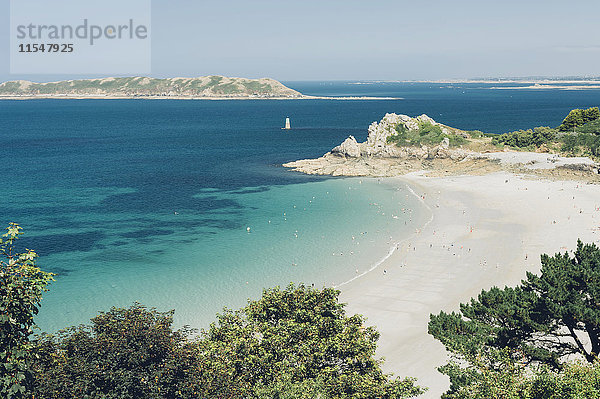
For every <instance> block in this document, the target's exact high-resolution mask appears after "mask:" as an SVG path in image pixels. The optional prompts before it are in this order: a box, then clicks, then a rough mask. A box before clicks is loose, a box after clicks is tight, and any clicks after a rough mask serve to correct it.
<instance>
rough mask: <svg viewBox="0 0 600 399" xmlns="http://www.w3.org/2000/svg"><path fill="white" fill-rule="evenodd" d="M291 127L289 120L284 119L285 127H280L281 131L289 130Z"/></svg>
mask: <svg viewBox="0 0 600 399" xmlns="http://www.w3.org/2000/svg"><path fill="white" fill-rule="evenodd" d="M291 128H292V125H291V124H290V118H285V127H282V128H281V129H283V130H290V129H291Z"/></svg>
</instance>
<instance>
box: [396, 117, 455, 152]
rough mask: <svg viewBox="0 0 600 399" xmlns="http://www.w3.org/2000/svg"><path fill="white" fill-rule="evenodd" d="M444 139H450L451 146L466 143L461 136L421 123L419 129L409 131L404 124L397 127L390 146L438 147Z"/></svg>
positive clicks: (427, 123)
mask: <svg viewBox="0 0 600 399" xmlns="http://www.w3.org/2000/svg"><path fill="white" fill-rule="evenodd" d="M444 138H448V140H449V143H450V145H451V146H457V145H461V144H464V143H466V140H465V139H464V138H463V137H462V136H459V135H456V134H451V133H444V131H443V129H442V128H441V126H439V125H434V124H432V123H429V122H419V128H418V129H412V130H411V129H407V128H406V126H404V124H403V123H399V124H398V125H397V126H396V134H394V135H391V136H389V137H388V139H387V142H388V144H392V143H393V144H396V145H398V146H416V145H423V144H427V145H436V144H440V143H441V142H442V141H443V140H444Z"/></svg>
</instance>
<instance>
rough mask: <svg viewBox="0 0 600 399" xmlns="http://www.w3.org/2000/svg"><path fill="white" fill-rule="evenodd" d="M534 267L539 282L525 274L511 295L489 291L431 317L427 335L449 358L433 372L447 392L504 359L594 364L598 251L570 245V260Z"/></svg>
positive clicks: (501, 365) (598, 347) (498, 367)
mask: <svg viewBox="0 0 600 399" xmlns="http://www.w3.org/2000/svg"><path fill="white" fill-rule="evenodd" d="M541 261H542V268H541V275H540V276H537V275H535V274H533V273H527V279H526V280H523V281H522V283H521V285H520V286H517V287H516V288H509V287H505V288H504V289H499V288H496V287H494V288H492V289H491V290H489V291H482V292H481V294H480V295H479V296H478V298H477V299H476V300H475V299H472V300H471V302H470V303H469V304H462V305H461V306H460V313H454V312H453V313H451V314H447V313H445V312H441V313H440V314H439V315H431V317H430V322H429V333H430V334H432V335H433V336H434V337H435V338H436V339H438V340H440V341H441V342H442V343H443V344H444V346H445V347H446V349H447V350H448V351H450V352H451V353H452V354H453V355H454V356H455V358H456V359H455V361H453V362H451V363H449V364H448V365H446V366H443V367H442V368H441V371H442V372H444V373H445V374H448V375H449V376H450V379H451V383H452V386H451V390H450V393H455V392H457V391H458V390H460V389H462V388H463V387H466V386H469V385H472V384H474V383H476V381H478V380H480V379H481V377H482V375H483V374H484V373H483V371H482V370H492V371H494V372H500V371H502V370H503V369H505V367H506V362H505V359H508V360H509V361H510V362H517V361H518V362H522V363H524V364H528V365H529V364H542V365H546V366H548V367H550V368H552V369H555V370H559V369H560V368H561V367H562V361H563V359H564V357H565V355H574V354H579V355H581V356H582V357H583V358H584V359H585V360H587V361H588V362H590V363H592V362H594V361H595V360H596V359H597V356H598V353H600V306H598V304H599V303H600V249H598V247H596V246H595V245H594V244H589V245H584V244H582V243H581V242H578V245H577V250H576V251H575V253H574V256H573V257H570V256H569V255H568V253H565V254H557V255H555V256H554V257H549V256H548V255H542V257H541ZM583 337H585V340H584V339H583ZM586 342H589V344H586ZM449 397H451V396H449Z"/></svg>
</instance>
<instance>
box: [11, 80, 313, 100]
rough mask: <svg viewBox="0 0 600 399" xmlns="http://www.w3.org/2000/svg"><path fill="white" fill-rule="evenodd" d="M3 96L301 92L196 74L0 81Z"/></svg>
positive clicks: (260, 82) (271, 95) (274, 95)
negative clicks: (177, 76) (186, 75)
mask: <svg viewBox="0 0 600 399" xmlns="http://www.w3.org/2000/svg"><path fill="white" fill-rule="evenodd" d="M0 97H4V98H6V97H10V98H134V97H146V98H208V99H213V98H214V99H219V98H301V97H302V94H301V93H299V92H297V91H296V90H293V89H290V88H289V87H286V86H284V85H283V84H282V83H280V82H278V81H276V80H273V79H268V78H263V79H245V78H228V77H225V76H202V77H197V78H167V79H156V78H149V77H121V78H112V77H110V78H103V79H82V80H64V81H59V82H49V83H35V82H30V81H26V80H16V81H11V82H5V83H2V84H0Z"/></svg>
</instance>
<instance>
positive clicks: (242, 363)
mask: <svg viewBox="0 0 600 399" xmlns="http://www.w3.org/2000/svg"><path fill="white" fill-rule="evenodd" d="M338 295H339V291H336V290H334V289H329V288H326V289H323V290H315V289H311V288H307V287H304V286H299V287H293V286H290V287H288V288H287V289H285V290H280V289H278V288H275V289H271V290H268V291H265V292H264V295H263V297H262V299H260V300H258V301H251V302H249V303H248V305H247V306H246V307H245V308H243V309H240V310H238V311H230V310H226V311H225V312H224V313H223V314H222V315H219V316H218V322H217V323H215V324H213V325H211V327H210V329H209V330H208V331H203V332H202V334H201V336H200V337H199V338H198V339H196V340H192V339H190V338H189V336H190V331H189V330H187V329H184V330H178V331H173V330H172V321H173V319H172V312H167V313H160V312H157V311H156V310H154V309H150V310H148V309H146V308H144V307H142V306H140V305H134V306H132V307H131V308H129V309H116V308H113V309H111V311H109V312H108V313H102V314H100V315H99V316H97V317H95V318H94V319H92V326H91V327H85V326H81V327H72V328H70V329H67V330H64V331H62V332H61V333H59V334H58V335H56V336H51V335H44V336H42V337H41V338H40V339H39V340H38V341H37V349H36V351H37V353H38V355H39V356H38V357H39V358H38V360H37V361H36V362H35V364H34V376H35V394H36V397H39V398H66V397H89V398H140V397H144V398H198V397H202V398H265V397H269V398H271V397H272V398H317V397H319V398H322V399H325V398H405V397H412V396H415V395H417V394H419V393H421V392H422V390H421V389H420V388H419V387H416V386H415V385H414V383H413V380H412V379H404V380H400V379H395V380H391V379H390V378H389V377H388V376H386V375H385V374H383V372H382V371H381V368H380V361H378V360H376V359H375V358H374V354H375V348H376V341H377V338H378V333H377V332H376V331H375V330H374V329H373V328H372V327H364V326H363V322H364V319H363V318H362V317H361V316H359V315H355V316H352V317H347V316H346V315H345V312H344V310H343V307H344V305H343V304H340V303H339V302H338Z"/></svg>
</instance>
